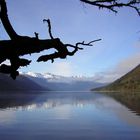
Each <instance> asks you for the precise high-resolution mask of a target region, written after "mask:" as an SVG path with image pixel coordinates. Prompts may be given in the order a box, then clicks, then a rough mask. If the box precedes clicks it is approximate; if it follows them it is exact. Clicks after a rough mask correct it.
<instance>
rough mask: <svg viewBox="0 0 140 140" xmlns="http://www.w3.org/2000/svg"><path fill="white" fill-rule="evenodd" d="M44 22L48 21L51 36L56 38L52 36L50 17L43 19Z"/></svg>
mask: <svg viewBox="0 0 140 140" xmlns="http://www.w3.org/2000/svg"><path fill="white" fill-rule="evenodd" d="M43 22H47V23H48V29H49V30H48V31H49V35H50V38H51V39H54V37H53V36H52V31H51V22H50V19H43Z"/></svg>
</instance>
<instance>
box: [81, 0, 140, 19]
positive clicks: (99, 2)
mask: <svg viewBox="0 0 140 140" xmlns="http://www.w3.org/2000/svg"><path fill="white" fill-rule="evenodd" d="M80 1H81V2H84V3H87V4H90V5H93V6H97V7H98V8H99V9H101V8H102V9H103V8H105V9H108V10H111V11H113V12H115V13H117V12H118V11H117V10H116V9H115V8H121V7H130V8H132V9H134V10H135V11H136V12H137V13H138V15H139V16H140V0H129V1H128V2H124V1H123V0H120V1H119V0H93V1H92V0H80ZM121 1H122V2H121Z"/></svg>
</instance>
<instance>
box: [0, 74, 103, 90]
mask: <svg viewBox="0 0 140 140" xmlns="http://www.w3.org/2000/svg"><path fill="white" fill-rule="evenodd" d="M103 85H105V84H102V83H98V82H94V80H93V78H92V77H84V76H82V77H78V76H75V77H73V76H71V77H66V76H60V75H54V74H51V73H45V74H41V73H34V72H26V73H23V72H22V73H20V75H19V76H18V77H17V79H16V80H12V79H11V77H9V76H7V75H4V74H0V91H2V90H4V91H5V90H51V91H87V90H88V91H89V90H90V89H91V88H92V87H100V86H103Z"/></svg>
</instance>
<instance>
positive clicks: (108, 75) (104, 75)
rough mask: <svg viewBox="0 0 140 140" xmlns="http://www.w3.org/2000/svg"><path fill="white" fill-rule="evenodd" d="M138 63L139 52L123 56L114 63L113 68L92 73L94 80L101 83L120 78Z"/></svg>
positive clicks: (139, 58) (139, 61)
mask: <svg viewBox="0 0 140 140" xmlns="http://www.w3.org/2000/svg"><path fill="white" fill-rule="evenodd" d="M139 64H140V54H138V53H136V54H133V55H132V56H130V57H127V58H125V59H124V60H122V61H120V62H119V63H118V64H116V65H115V66H114V67H113V68H110V69H109V70H106V71H105V72H99V73H96V74H95V75H94V81H97V82H102V83H110V82H113V81H115V80H116V79H118V78H120V77H121V76H123V75H124V74H126V73H128V72H129V71H131V70H132V69H133V68H135V67H136V66H137V65H139Z"/></svg>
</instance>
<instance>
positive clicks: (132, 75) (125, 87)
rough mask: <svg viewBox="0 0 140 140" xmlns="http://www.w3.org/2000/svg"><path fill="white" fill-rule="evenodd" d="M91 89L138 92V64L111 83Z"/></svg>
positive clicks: (139, 69) (139, 74) (139, 76)
mask: <svg viewBox="0 0 140 140" xmlns="http://www.w3.org/2000/svg"><path fill="white" fill-rule="evenodd" d="M93 90H97V91H113V92H114V91H115V92H120V91H121V92H140V65H138V66H137V67H135V68H134V69H133V70H131V71H130V72H128V73H127V74H125V75H124V76H122V77H121V78H119V79H117V80H116V81H114V82H113V83H111V84H109V85H107V86H105V87H101V88H95V89H94V88H93Z"/></svg>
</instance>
